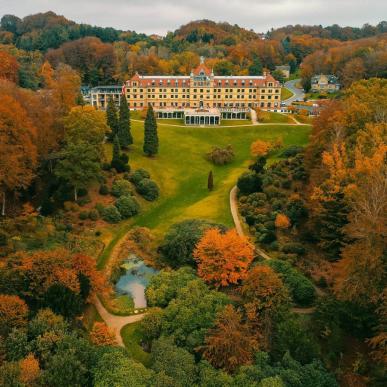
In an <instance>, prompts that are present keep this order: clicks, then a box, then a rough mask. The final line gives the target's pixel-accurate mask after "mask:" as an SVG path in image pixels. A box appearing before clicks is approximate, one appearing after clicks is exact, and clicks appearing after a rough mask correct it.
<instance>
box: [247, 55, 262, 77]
mask: <svg viewBox="0 0 387 387" xmlns="http://www.w3.org/2000/svg"><path fill="white" fill-rule="evenodd" d="M249 75H262V63H261V61H260V60H259V57H258V56H257V55H254V59H253V63H251V65H250V66H249Z"/></svg>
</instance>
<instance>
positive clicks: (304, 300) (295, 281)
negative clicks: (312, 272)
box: [268, 259, 316, 306]
mask: <svg viewBox="0 0 387 387" xmlns="http://www.w3.org/2000/svg"><path fill="white" fill-rule="evenodd" d="M268 264H269V266H270V267H272V268H273V269H274V270H275V271H276V272H277V273H279V274H281V276H282V280H283V281H284V283H285V285H286V286H287V287H288V288H289V291H290V293H291V295H292V298H293V300H294V301H295V302H296V303H297V304H299V305H301V306H310V305H311V304H312V303H313V301H314V299H315V296H316V291H315V288H314V285H313V283H312V282H311V281H310V280H309V279H308V278H306V277H305V276H304V275H303V274H302V273H300V272H299V271H298V270H297V269H295V268H294V267H292V265H291V264H290V263H289V262H286V261H279V260H275V259H272V260H270V261H269V262H268Z"/></svg>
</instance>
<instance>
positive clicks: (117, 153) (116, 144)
mask: <svg viewBox="0 0 387 387" xmlns="http://www.w3.org/2000/svg"><path fill="white" fill-rule="evenodd" d="M120 160H121V145H120V140H119V138H118V136H117V135H115V136H114V138H113V155H112V162H111V165H112V167H113V165H114V164H116V163H117V162H119V161H120Z"/></svg>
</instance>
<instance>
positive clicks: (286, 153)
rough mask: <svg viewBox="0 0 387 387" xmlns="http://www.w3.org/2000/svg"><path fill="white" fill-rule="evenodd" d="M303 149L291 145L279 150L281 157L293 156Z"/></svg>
mask: <svg viewBox="0 0 387 387" xmlns="http://www.w3.org/2000/svg"><path fill="white" fill-rule="evenodd" d="M303 151H304V148H303V147H302V146H297V145H291V146H289V147H288V148H286V149H284V150H283V151H282V152H281V157H285V158H288V157H294V156H295V155H297V154H298V153H301V152H303Z"/></svg>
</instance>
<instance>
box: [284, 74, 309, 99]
mask: <svg viewBox="0 0 387 387" xmlns="http://www.w3.org/2000/svg"><path fill="white" fill-rule="evenodd" d="M300 81H301V79H293V80H292V81H287V82H285V87H286V88H287V89H289V90H290V91H291V92H292V93H293V96H292V97H290V98H288V99H285V100H284V101H282V102H284V103H285V105H286V106H290V105H291V104H292V102H294V101H296V100H300V101H303V100H304V96H305V93H304V90H303V89H299V88H298V87H296V84H297V83H299V82H300Z"/></svg>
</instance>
